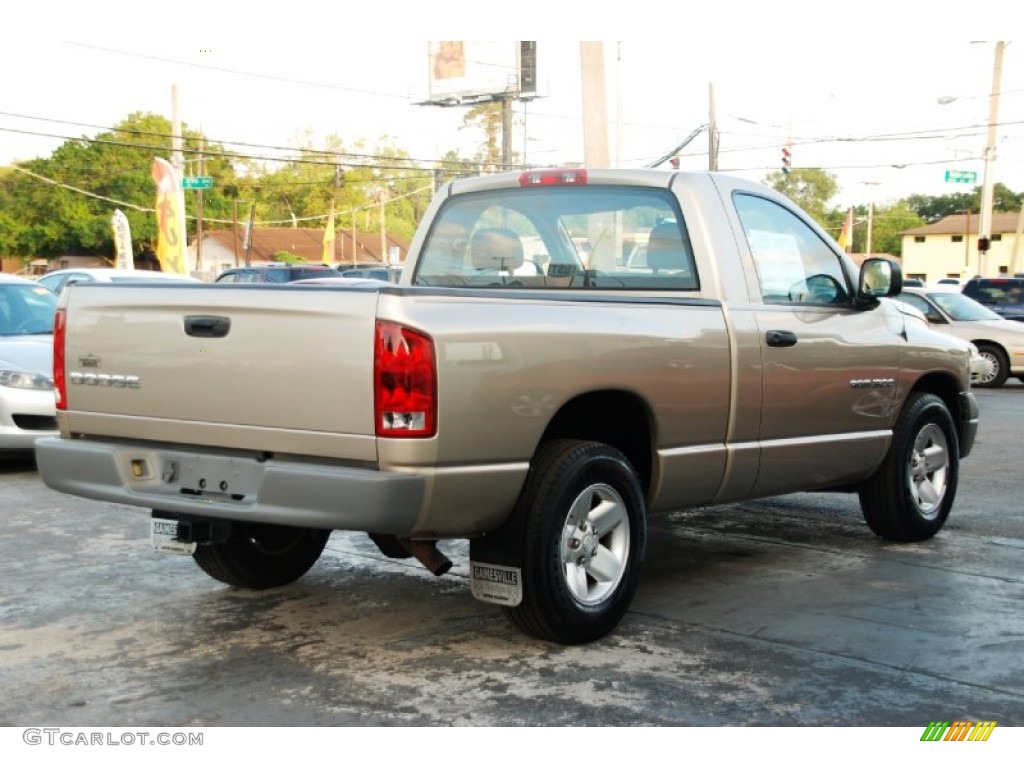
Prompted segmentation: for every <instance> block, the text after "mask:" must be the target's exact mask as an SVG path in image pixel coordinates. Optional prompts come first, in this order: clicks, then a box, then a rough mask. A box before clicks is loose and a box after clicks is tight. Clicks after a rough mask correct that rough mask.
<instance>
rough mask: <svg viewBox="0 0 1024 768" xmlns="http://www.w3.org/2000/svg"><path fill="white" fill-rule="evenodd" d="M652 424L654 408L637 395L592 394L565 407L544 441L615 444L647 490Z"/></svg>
mask: <svg viewBox="0 0 1024 768" xmlns="http://www.w3.org/2000/svg"><path fill="white" fill-rule="evenodd" d="M652 425H653V418H652V415H651V411H650V408H648V406H647V403H645V402H644V401H643V400H642V399H641V398H639V397H637V396H636V395H634V394H631V393H629V392H623V391H621V390H610V391H603V392H590V393H588V394H585V395H580V396H578V397H576V398H574V399H572V400H570V401H569V402H567V403H566V404H565V405H563V406H562V407H561V408H560V409H559V411H558V413H556V414H555V417H554V418H553V419H552V420H551V423H550V424H548V428H547V429H546V430H545V431H544V435H543V437H542V438H541V440H542V442H543V441H547V440H554V439H557V438H569V439H576V440H596V441H598V442H601V443H606V444H608V445H611V446H613V447H615V448H617V449H619V450H620V451H622V453H623V454H625V456H626V458H627V459H629V462H630V463H631V464H632V465H633V468H634V469H635V470H636V471H637V472H638V473H639V475H640V482H641V483H642V484H643V487H644V488H645V489H647V488H650V484H651V467H652V464H653V457H652V448H651V446H652V445H653V438H652V435H653V431H654V430H653V426H652Z"/></svg>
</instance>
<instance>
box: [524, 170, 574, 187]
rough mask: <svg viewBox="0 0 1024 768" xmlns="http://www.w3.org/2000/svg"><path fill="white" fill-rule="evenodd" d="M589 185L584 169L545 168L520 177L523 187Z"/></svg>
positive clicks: (528, 172)
mask: <svg viewBox="0 0 1024 768" xmlns="http://www.w3.org/2000/svg"><path fill="white" fill-rule="evenodd" d="M586 183H587V171H586V170H585V169H583V168H545V169H543V170H535V171H525V172H524V173H522V174H521V175H520V176H519V186H521V187H564V186H572V185H583V184H586Z"/></svg>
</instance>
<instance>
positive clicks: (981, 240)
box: [978, 237, 989, 253]
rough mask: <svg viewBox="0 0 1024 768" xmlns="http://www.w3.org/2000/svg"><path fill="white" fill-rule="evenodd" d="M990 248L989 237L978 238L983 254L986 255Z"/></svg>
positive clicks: (979, 248)
mask: <svg viewBox="0 0 1024 768" xmlns="http://www.w3.org/2000/svg"><path fill="white" fill-rule="evenodd" d="M988 247H989V239H988V238H987V237H979V238H978V250H979V251H981V252H982V253H985V251H987V250H988Z"/></svg>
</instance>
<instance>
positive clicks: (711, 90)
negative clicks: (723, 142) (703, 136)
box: [708, 83, 718, 171]
mask: <svg viewBox="0 0 1024 768" xmlns="http://www.w3.org/2000/svg"><path fill="white" fill-rule="evenodd" d="M708 170H709V171H717V170H718V108H717V107H716V105H715V84H714V83H708Z"/></svg>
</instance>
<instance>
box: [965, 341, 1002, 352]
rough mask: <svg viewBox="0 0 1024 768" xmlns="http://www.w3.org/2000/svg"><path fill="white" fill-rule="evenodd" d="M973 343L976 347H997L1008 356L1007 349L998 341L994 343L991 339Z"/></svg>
mask: <svg viewBox="0 0 1024 768" xmlns="http://www.w3.org/2000/svg"><path fill="white" fill-rule="evenodd" d="M971 343H972V344H974V346H976V347H995V348H996V349H998V350H1000V351H1001V352H1002V353H1003V354H1004V355H1005V354H1006V347H1004V346H1003V345H1002V344H1000V343H999V342H998V341H992V340H991V339H972V340H971Z"/></svg>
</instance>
